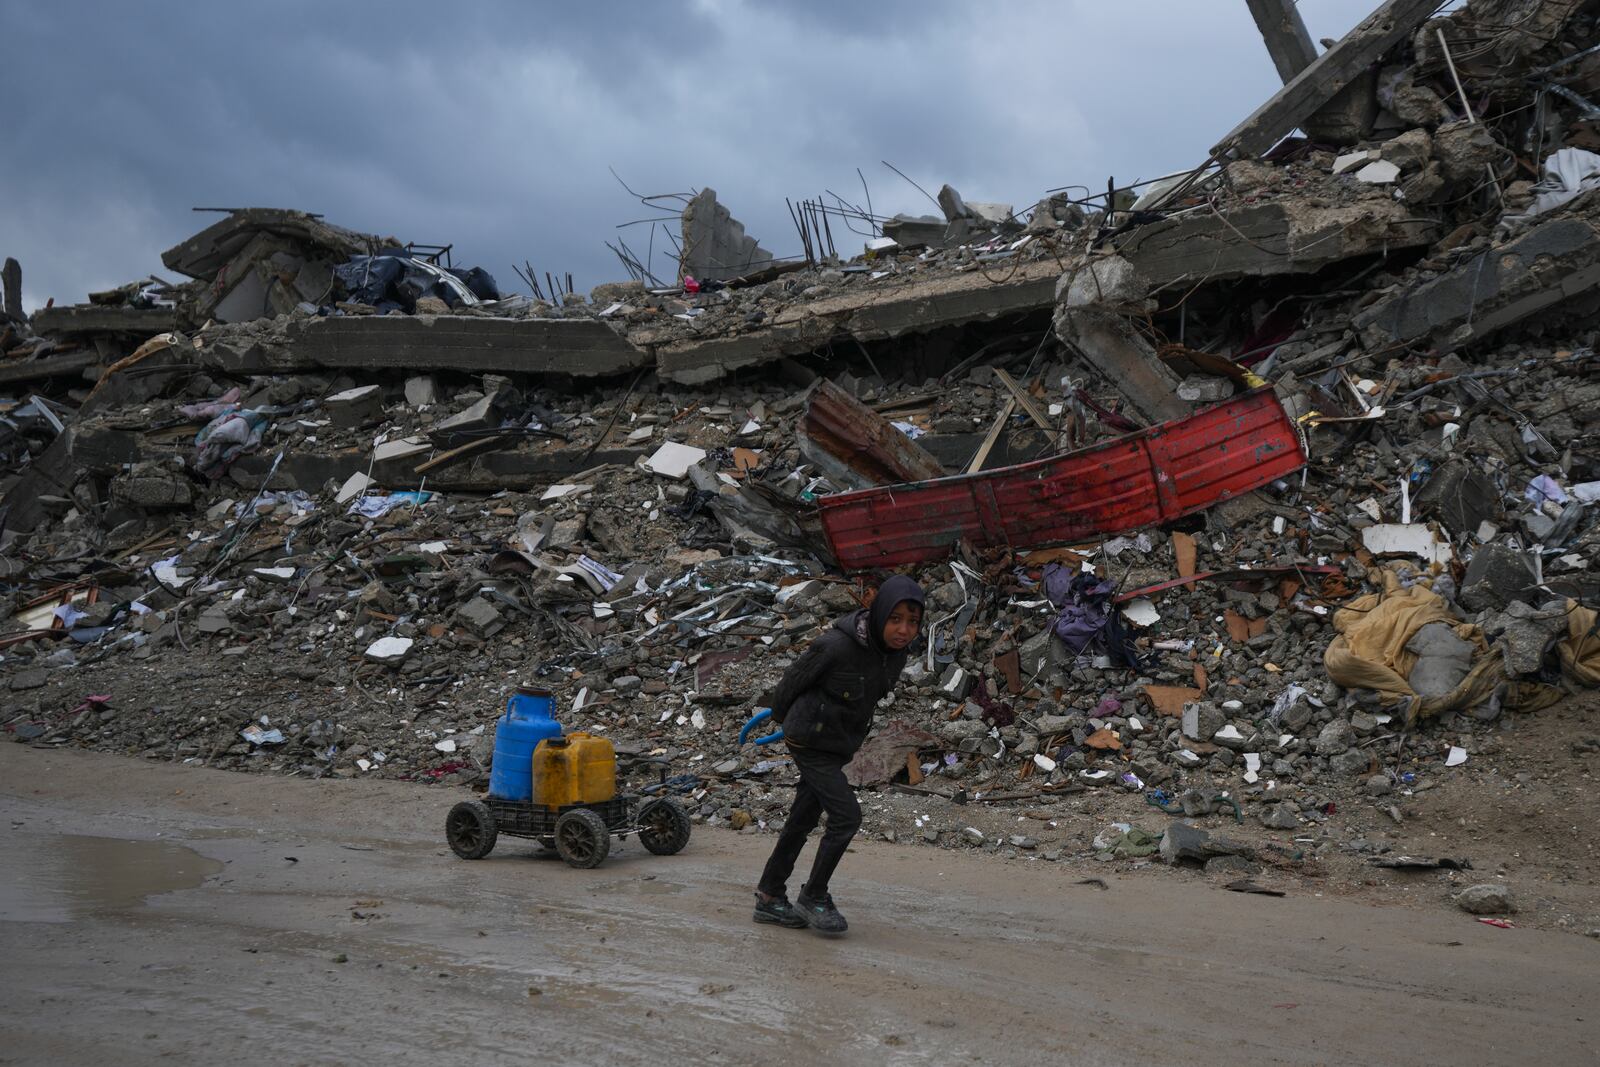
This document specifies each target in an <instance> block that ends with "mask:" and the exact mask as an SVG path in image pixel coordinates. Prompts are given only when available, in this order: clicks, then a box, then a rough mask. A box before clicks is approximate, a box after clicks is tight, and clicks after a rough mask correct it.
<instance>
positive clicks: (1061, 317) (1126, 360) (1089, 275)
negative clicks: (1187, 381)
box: [1055, 256, 1189, 423]
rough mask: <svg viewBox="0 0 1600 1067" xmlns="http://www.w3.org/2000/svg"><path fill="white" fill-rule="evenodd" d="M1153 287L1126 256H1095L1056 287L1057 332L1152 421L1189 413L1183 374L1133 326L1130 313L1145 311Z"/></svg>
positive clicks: (1146, 418) (1180, 416) (1070, 347)
mask: <svg viewBox="0 0 1600 1067" xmlns="http://www.w3.org/2000/svg"><path fill="white" fill-rule="evenodd" d="M1148 293H1149V285H1148V283H1147V282H1146V281H1145V279H1144V277H1143V275H1141V274H1140V273H1139V272H1138V270H1137V269H1136V268H1135V267H1134V266H1133V264H1131V263H1129V262H1128V261H1127V260H1126V259H1123V258H1122V257H1121V256H1108V257H1105V258H1101V259H1096V260H1092V261H1091V262H1090V263H1089V264H1087V265H1086V266H1085V267H1083V268H1081V269H1078V270H1072V271H1069V272H1067V273H1066V274H1064V275H1062V276H1061V280H1060V282H1058V283H1057V286H1056V315H1055V330H1056V336H1057V337H1059V338H1060V339H1061V342H1062V343H1063V344H1065V345H1066V346H1067V347H1068V348H1069V349H1071V350H1073V351H1075V352H1077V353H1078V354H1079V355H1080V356H1082V357H1083V358H1084V360H1086V361H1087V362H1088V363H1089V364H1090V365H1091V366H1093V367H1094V368H1095V369H1096V370H1098V371H1099V372H1100V373H1101V374H1103V375H1104V376H1105V377H1107V378H1109V379H1110V380H1111V381H1113V382H1115V383H1117V387H1118V388H1119V389H1120V390H1121V391H1122V395H1123V396H1125V397H1127V398H1128V402H1129V404H1131V405H1132V407H1133V409H1134V410H1135V411H1137V412H1138V413H1139V414H1140V415H1141V416H1142V417H1143V418H1144V419H1145V420H1146V421H1148V422H1152V423H1155V422H1165V421H1167V420H1168V419H1178V418H1182V417H1183V416H1185V415H1187V414H1189V405H1188V404H1186V403H1184V402H1183V401H1182V400H1180V399H1179V397H1178V384H1179V382H1178V376H1177V375H1176V374H1173V373H1172V371H1171V370H1169V369H1167V365H1166V364H1165V363H1163V362H1162V361H1161V358H1160V357H1159V356H1157V355H1156V351H1155V349H1154V348H1152V347H1151V346H1150V343H1149V342H1148V341H1146V340H1145V339H1144V338H1143V337H1142V336H1140V335H1139V333H1138V331H1136V330H1135V329H1134V328H1133V325H1132V323H1131V322H1130V321H1129V319H1128V318H1127V316H1126V314H1125V312H1128V311H1134V312H1138V311H1143V310H1145V307H1146V299H1147V296H1148Z"/></svg>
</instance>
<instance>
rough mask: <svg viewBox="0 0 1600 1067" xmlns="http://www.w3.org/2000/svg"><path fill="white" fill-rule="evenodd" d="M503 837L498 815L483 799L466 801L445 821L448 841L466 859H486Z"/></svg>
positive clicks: (453, 809) (456, 807) (453, 849)
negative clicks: (491, 810)
mask: <svg viewBox="0 0 1600 1067" xmlns="http://www.w3.org/2000/svg"><path fill="white" fill-rule="evenodd" d="M499 836H500V831H499V830H497V829H496V828H495V825H494V814H493V813H492V812H490V811H489V806H488V805H487V804H484V803H483V802H482V801H479V800H463V801H462V802H461V803H459V804H457V805H456V806H455V807H453V808H451V809H450V814H449V815H448V816H447V817H446V818H445V820H444V839H445V840H446V841H448V842H449V843H450V848H451V850H452V851H453V852H455V854H456V855H458V856H460V857H461V858H462V859H464V860H481V859H483V857H485V856H487V855H488V854H489V853H490V851H491V850H492V849H493V848H494V842H495V838H497V837H499Z"/></svg>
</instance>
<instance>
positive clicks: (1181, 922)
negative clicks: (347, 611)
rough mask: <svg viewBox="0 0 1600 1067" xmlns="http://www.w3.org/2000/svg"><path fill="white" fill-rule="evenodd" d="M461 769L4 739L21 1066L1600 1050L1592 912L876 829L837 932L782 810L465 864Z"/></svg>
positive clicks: (506, 845) (1438, 1059)
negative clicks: (181, 761)
mask: <svg viewBox="0 0 1600 1067" xmlns="http://www.w3.org/2000/svg"><path fill="white" fill-rule="evenodd" d="M455 799H457V797H456V795H455V794H454V793H450V792H446V791H444V790H440V789H431V790H430V789H426V788H423V787H418V786H411V785H407V784H404V783H393V782H310V781H303V780H298V779H283V778H269V777H265V776H249V775H239V774H229V773H226V772H220V771H208V770H203V769H198V768H188V767H181V766H173V765H165V764H150V763H144V762H140V761H135V760H131V759H125V758H121V757H116V756H106V755H98V754H88V753H75V752H51V751H43V750H38V749H30V748H26V747H24V746H21V745H15V744H7V745H0V808H3V815H4V818H3V819H0V828H3V831H4V838H3V842H4V843H3V850H4V851H3V856H4V862H3V867H0V1003H3V1004H4V1005H5V1010H4V1012H3V1014H0V1063H8V1064H9V1063H41V1064H42V1063H50V1064H80V1063H95V1064H146V1063H148V1064H158V1063H160V1064H172V1063H207V1064H209V1063H216V1062H229V1061H231V1062H244V1063H285V1064H290V1063H317V1064H323V1063H348V1064H358V1063H380V1062H381V1063H393V1064H430V1065H438V1064H455V1063H461V1064H498V1063H506V1064H511V1063H517V1064H522V1063H527V1062H530V1061H540V1062H550V1063H564V1064H645V1063H649V1064H674V1063H701V1062H709V1063H736V1064H743V1063H757V1062H762V1063H784V1064H809V1063H830V1064H857V1063H861V1064H866V1063H871V1064H941V1065H942V1064H954V1063H983V1064H1012V1063H1017V1064H1021V1063H1028V1064H1040V1063H1072V1064H1102V1063H1103V1064H1129V1063H1138V1064H1176V1063H1184V1064H1209V1063H1218V1064H1221V1063H1227V1064H1247V1063H1248V1064H1257V1063H1263V1064H1264V1063H1294V1064H1316V1063H1330V1064H1331V1063H1337V1064H1393V1063H1408V1064H1431V1063H1440V1064H1445V1063H1449V1064H1455V1065H1461V1064H1479V1063H1481V1064H1506V1063H1514V1062H1533V1061H1537V1062H1540V1063H1544V1064H1551V1065H1554V1064H1568V1063H1571V1064H1592V1063H1595V1062H1597V1061H1600V1006H1597V1005H1596V1003H1595V1001H1596V994H1597V993H1600V944H1597V943H1596V942H1595V941H1593V940H1588V939H1585V938H1582V937H1578V936H1575V935H1572V934H1560V933H1552V932H1544V931H1537V930H1528V929H1516V930H1496V929H1493V928H1490V927H1486V926H1482V925H1480V924H1478V923H1475V922H1473V921H1472V920H1471V919H1470V917H1468V916H1466V915H1464V914H1457V913H1451V912H1445V911H1440V910H1423V909H1401V908H1375V907H1369V906H1365V905H1360V904H1354V903H1349V902H1342V901H1334V900H1327V899H1318V898H1315V897H1291V898H1286V899H1269V898H1263V897H1257V896H1246V895H1241V894H1232V893H1227V892H1223V891H1220V890H1219V889H1217V888H1215V887H1214V886H1210V885H1207V884H1204V883H1202V882H1200V881H1198V880H1197V881H1195V882H1193V883H1190V884H1183V885H1177V884H1173V883H1172V882H1169V881H1165V880H1157V879H1152V878H1148V877H1145V878H1141V877H1139V876H1138V875H1122V876H1117V875H1107V874H1106V872H1105V871H1104V870H1103V869H1101V868H1099V867H1088V866H1083V865H1079V864H1073V863H1060V864H1045V863H1023V862H1008V861H1001V860H997V859H996V858H994V857H982V856H977V855H972V854H965V853H953V852H948V851H940V850H937V849H932V848H926V847H920V848H912V847H905V846H898V847H897V846H894V845H888V844H883V843H876V842H867V843H862V844H860V845H859V846H858V847H857V848H856V849H855V850H854V851H853V853H852V854H851V855H850V856H848V857H847V858H846V860H845V863H844V865H843V867H842V869H841V875H840V878H839V879H838V884H837V885H836V886H835V889H836V891H837V896H838V897H839V899H840V903H841V907H842V908H844V909H845V911H846V914H847V915H849V916H850V918H851V920H852V924H853V926H852V930H851V932H850V934H849V935H848V936H847V937H846V938H844V939H841V940H824V939H822V938H820V937H818V936H816V935H813V934H811V933H810V932H808V931H799V932H796V931H789V930H780V929H774V928H769V927H757V926H754V925H753V924H751V922H750V921H749V905H748V900H749V895H748V886H749V883H750V882H751V880H752V879H753V877H754V874H755V872H756V871H757V869H758V868H759V865H760V863H761V861H762V859H763V858H764V856H765V851H766V848H767V847H768V845H769V844H770V841H771V839H770V838H763V837H741V836H738V835H735V834H732V833H728V832H717V831H706V830H697V832H696V836H695V838H694V840H693V841H691V842H690V845H689V848H688V849H687V850H686V851H685V852H684V853H683V854H681V855H680V856H677V857H671V858H661V857H655V856H651V855H649V854H648V853H646V852H644V850H643V849H642V848H640V847H639V846H637V845H636V844H634V843H632V842H629V843H627V844H625V845H623V846H621V847H620V849H617V850H614V851H613V853H612V857H611V858H610V859H609V860H607V861H606V863H605V865H604V866H602V867H600V868H598V869H597V870H593V871H574V870H571V869H569V868H568V867H566V866H565V865H564V864H562V863H561V862H560V861H558V860H554V859H547V858H544V857H543V856H541V855H540V854H539V852H538V850H537V847H536V846H533V845H532V844H531V843H528V842H521V841H517V840H515V839H510V838H502V839H501V844H500V846H499V848H498V849H497V850H496V852H495V853H494V855H492V856H491V857H490V858H489V859H487V860H484V861H481V862H477V863H465V862H462V861H460V860H457V859H456V858H455V857H454V856H452V855H450V854H449V852H448V850H447V849H446V848H445V847H444V845H443V841H442V834H441V832H440V829H439V828H440V825H441V823H442V820H443V816H444V812H445V811H446V810H447V808H448V806H449V805H450V803H452V802H453V801H454V800H455ZM808 856H809V853H808ZM291 857H292V858H291ZM1086 877H1104V878H1105V881H1106V883H1107V886H1108V888H1106V889H1100V888H1096V887H1094V886H1089V885H1080V884H1077V883H1078V880H1079V879H1082V878H1086Z"/></svg>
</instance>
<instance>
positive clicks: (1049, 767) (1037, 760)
mask: <svg viewBox="0 0 1600 1067" xmlns="http://www.w3.org/2000/svg"><path fill="white" fill-rule="evenodd" d="M1033 765H1034V766H1035V767H1037V768H1039V769H1040V770H1041V771H1044V772H1045V773H1046V774H1049V773H1050V772H1051V771H1053V770H1055V769H1056V761H1055V760H1053V759H1051V758H1050V757H1049V756H1046V755H1043V754H1042V753H1041V754H1037V755H1035V756H1034V757H1033Z"/></svg>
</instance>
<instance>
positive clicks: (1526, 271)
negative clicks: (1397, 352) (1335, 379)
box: [1352, 203, 1600, 352]
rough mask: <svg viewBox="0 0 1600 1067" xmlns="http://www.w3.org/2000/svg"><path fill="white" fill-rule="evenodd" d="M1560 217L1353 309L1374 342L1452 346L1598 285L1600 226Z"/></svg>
mask: <svg viewBox="0 0 1600 1067" xmlns="http://www.w3.org/2000/svg"><path fill="white" fill-rule="evenodd" d="M1595 207H1600V203H1597V204H1596V205H1595V206H1592V207H1591V208H1590V216H1591V217H1582V218H1580V217H1564V218H1554V219H1551V220H1549V221H1548V222H1542V223H1540V224H1538V225H1537V226H1534V227H1533V228H1532V229H1530V230H1528V231H1527V232H1526V233H1524V234H1522V236H1520V237H1518V238H1516V239H1515V240H1512V241H1510V242H1508V243H1506V244H1504V245H1500V246H1498V247H1495V248H1490V249H1486V250H1485V251H1483V252H1480V253H1479V254H1477V255H1476V256H1473V257H1471V258H1470V259H1468V260H1466V261H1465V262H1463V263H1462V264H1461V265H1459V266H1457V267H1456V268H1455V269H1454V270H1452V271H1450V272H1449V273H1447V274H1443V275H1441V276H1439V277H1437V278H1434V279H1432V280H1431V281H1427V282H1423V283H1422V284H1420V285H1416V286H1412V287H1410V288H1408V289H1405V290H1404V291H1402V292H1397V293H1394V294H1392V295H1390V296H1388V297H1385V298H1384V299H1382V300H1379V301H1377V302H1376V303H1374V304H1373V305H1372V306H1370V307H1368V308H1365V309H1363V310H1362V311H1361V312H1360V313H1359V314H1357V315H1356V316H1355V318H1354V319H1353V321H1352V324H1353V325H1354V326H1355V328H1356V330H1357V331H1358V333H1359V335H1360V337H1361V341H1362V343H1363V344H1364V345H1366V346H1367V347H1368V348H1369V349H1372V348H1379V347H1384V346H1392V345H1394V344H1395V343H1396V342H1400V343H1402V344H1412V343H1415V342H1421V341H1426V342H1429V343H1431V344H1433V345H1435V346H1437V347H1438V348H1439V349H1440V350H1441V351H1442V352H1451V351H1454V350H1456V349H1458V348H1461V347H1462V346H1463V345H1466V344H1469V343H1471V342H1472V341H1475V340H1477V339H1479V338H1482V337H1485V336H1487V335H1489V334H1491V333H1493V332H1495V331H1496V330H1499V329H1502V328H1504V327H1506V326H1510V325H1512V324H1514V323H1517V322H1520V321H1522V320H1523V319H1526V318H1527V317H1529V316H1530V315H1533V314H1535V313H1536V312H1540V311H1544V310H1546V309H1549V308H1553V307H1556V306H1558V305H1560V304H1561V303H1562V302H1564V301H1567V300H1570V299H1571V298H1573V297H1575V296H1579V295H1580V294H1583V293H1589V292H1593V291H1594V290H1596V289H1600V225H1597V224H1596V222H1595V221H1594V218H1593V216H1595V215H1600V211H1596V210H1595Z"/></svg>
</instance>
